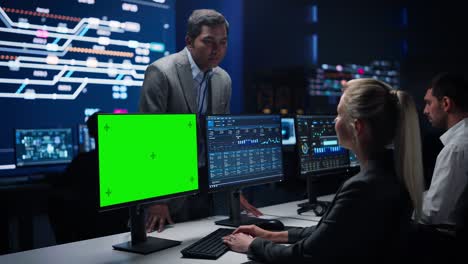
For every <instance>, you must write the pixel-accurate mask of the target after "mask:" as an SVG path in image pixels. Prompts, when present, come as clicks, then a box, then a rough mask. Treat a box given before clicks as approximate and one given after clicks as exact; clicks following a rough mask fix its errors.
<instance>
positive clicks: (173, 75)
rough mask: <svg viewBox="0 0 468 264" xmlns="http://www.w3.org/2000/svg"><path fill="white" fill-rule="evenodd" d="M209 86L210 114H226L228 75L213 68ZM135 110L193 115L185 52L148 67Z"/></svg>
mask: <svg viewBox="0 0 468 264" xmlns="http://www.w3.org/2000/svg"><path fill="white" fill-rule="evenodd" d="M210 87H211V88H210V93H211V94H210V98H211V100H210V102H209V105H210V106H211V111H210V112H211V113H212V114H228V113H229V108H230V100H231V92H232V91H231V89H232V88H231V77H229V74H228V73H227V72H226V71H224V70H223V69H222V68H220V67H216V68H214V69H213V75H212V77H211V81H210ZM139 108H140V112H144V113H176V114H184V113H196V112H197V101H196V92H195V90H194V83H193V76H192V69H191V68H190V62H189V59H188V55H187V51H186V50H185V49H184V50H182V51H180V52H178V53H175V54H172V55H169V56H167V57H163V58H161V59H159V60H157V61H155V62H153V63H152V64H151V65H149V66H148V68H147V69H146V71H145V79H144V81H143V88H142V90H141V96H140V105H139Z"/></svg>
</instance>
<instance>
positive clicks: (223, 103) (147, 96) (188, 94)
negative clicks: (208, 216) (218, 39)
mask: <svg viewBox="0 0 468 264" xmlns="http://www.w3.org/2000/svg"><path fill="white" fill-rule="evenodd" d="M209 91H210V94H209V95H208V99H210V102H208V107H209V109H207V111H208V113H210V114H229V113H230V110H229V109H230V99H231V78H230V77H229V74H228V73H227V72H226V71H224V70H223V69H221V68H220V67H216V68H214V69H213V75H212V77H211V81H210V90H209ZM139 108H140V112H144V113H175V114H185V113H197V110H198V107H197V101H196V91H195V89H194V81H193V76H192V69H191V68H190V62H189V59H188V55H187V51H185V50H182V51H180V52H179V53H175V54H172V55H169V56H167V57H163V58H161V59H159V60H157V61H155V62H153V63H152V64H151V65H149V66H148V68H147V69H146V72H145V80H144V81H143V88H142V90H141V96H140V104H139ZM207 199H208V198H207V197H206V195H205V196H203V197H178V198H173V199H166V200H161V201H160V203H166V204H167V205H168V206H169V210H170V212H171V216H172V219H173V220H174V221H176V222H179V221H187V220H189V219H192V218H194V217H193V216H192V214H191V213H190V210H192V211H197V210H196V209H193V208H198V209H199V210H198V211H204V212H205V211H209V208H206V207H207V206H208V205H207Z"/></svg>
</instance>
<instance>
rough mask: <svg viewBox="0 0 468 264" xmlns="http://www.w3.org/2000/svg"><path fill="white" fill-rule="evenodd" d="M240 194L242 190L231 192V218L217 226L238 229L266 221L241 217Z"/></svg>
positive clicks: (218, 223) (217, 222)
mask: <svg viewBox="0 0 468 264" xmlns="http://www.w3.org/2000/svg"><path fill="white" fill-rule="evenodd" d="M240 194H241V192H240V190H233V191H230V192H229V218H228V219H224V220H219V221H216V222H215V224H217V225H222V226H230V227H238V226H240V225H254V224H258V223H260V222H263V221H265V219H261V218H257V217H249V216H246V215H241V211H240Z"/></svg>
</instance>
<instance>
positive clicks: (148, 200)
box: [95, 113, 200, 212]
mask: <svg viewBox="0 0 468 264" xmlns="http://www.w3.org/2000/svg"><path fill="white" fill-rule="evenodd" d="M104 115H114V116H120V115H125V116H129V115H187V116H193V119H194V121H195V126H196V130H195V137H196V138H198V134H199V131H198V130H199V126H198V124H197V117H196V114H191V113H190V114H187V113H182V114H178V113H177V114H176V113H125V114H113V113H99V114H98V116H97V125H98V130H97V131H98V132H97V133H98V135H99V116H104ZM95 144H96V152H97V154H98V167H97V169H98V172H97V173H98V174H97V175H98V177H97V178H96V184H97V185H96V187H97V188H96V192H97V194H96V201H95V205H96V208H97V211H98V212H104V211H109V210H115V209H120V208H127V207H132V206H140V205H144V204H149V203H154V202H158V201H161V200H166V199H171V198H176V197H183V196H189V195H195V194H198V193H199V192H200V170H199V169H198V170H197V172H196V173H197V179H198V186H197V188H196V189H194V190H190V191H186V192H180V193H175V194H169V195H163V196H159V197H151V198H145V199H140V200H135V201H130V202H125V203H120V204H113V205H108V206H101V205H100V203H101V199H100V191H99V190H100V188H99V186H100V185H99V180H100V177H99V168H100V165H101V164H100V161H99V140H96V142H95ZM196 155H197V163H198V144H197V153H196Z"/></svg>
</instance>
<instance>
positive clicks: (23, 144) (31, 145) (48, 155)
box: [15, 128, 73, 167]
mask: <svg viewBox="0 0 468 264" xmlns="http://www.w3.org/2000/svg"><path fill="white" fill-rule="evenodd" d="M15 152H16V166H18V167H22V166H34V165H52V164H63V163H69V162H70V161H71V160H72V159H73V143H72V129H71V128H48V129H16V130H15Z"/></svg>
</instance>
